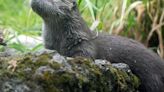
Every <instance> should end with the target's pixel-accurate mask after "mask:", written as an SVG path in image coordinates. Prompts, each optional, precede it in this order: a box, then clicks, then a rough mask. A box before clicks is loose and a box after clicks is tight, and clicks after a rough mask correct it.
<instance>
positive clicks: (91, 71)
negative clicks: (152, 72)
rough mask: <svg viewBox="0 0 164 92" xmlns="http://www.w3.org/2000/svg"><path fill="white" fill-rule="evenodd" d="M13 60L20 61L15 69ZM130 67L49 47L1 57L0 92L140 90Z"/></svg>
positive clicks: (112, 91) (129, 91)
mask: <svg viewBox="0 0 164 92" xmlns="http://www.w3.org/2000/svg"><path fill="white" fill-rule="evenodd" d="M11 61H15V62H16V64H17V65H16V67H14V71H12V70H13V69H8V67H9V66H12V63H11ZM8 62H10V63H8ZM10 68H12V67H10ZM127 69H128V70H130V69H129V68H128V66H127V65H126V64H125V65H124V64H111V63H110V62H109V61H106V60H95V61H92V60H90V59H86V58H83V57H77V58H67V57H64V56H62V55H60V54H58V53H57V52H53V53H52V52H48V51H45V52H42V53H40V54H38V53H33V54H30V53H29V54H25V55H20V56H17V57H0V92H138V87H139V85H140V82H139V79H138V78H137V77H136V76H135V75H134V74H132V72H131V71H126V70H127Z"/></svg>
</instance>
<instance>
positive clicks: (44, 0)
mask: <svg viewBox="0 0 164 92" xmlns="http://www.w3.org/2000/svg"><path fill="white" fill-rule="evenodd" d="M31 7H32V9H33V11H34V12H36V13H37V14H38V15H39V16H41V17H42V18H43V19H44V20H46V19H49V20H51V19H52V18H55V19H60V20H61V19H65V18H69V17H73V16H74V15H76V14H75V13H77V12H78V10H77V4H76V0H32V1H31Z"/></svg>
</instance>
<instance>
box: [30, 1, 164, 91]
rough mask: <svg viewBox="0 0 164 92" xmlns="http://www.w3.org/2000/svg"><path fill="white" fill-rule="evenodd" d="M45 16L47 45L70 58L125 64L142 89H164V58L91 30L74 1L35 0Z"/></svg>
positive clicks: (128, 41) (129, 41) (132, 42)
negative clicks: (137, 79) (78, 57)
mask: <svg viewBox="0 0 164 92" xmlns="http://www.w3.org/2000/svg"><path fill="white" fill-rule="evenodd" d="M31 7H32V9H33V11H34V12H36V13H37V14H38V15H39V16H40V17H41V18H42V19H43V38H44V45H45V48H47V49H51V50H57V51H58V52H59V53H60V54H62V55H64V56H68V57H76V56H82V57H87V58H92V59H106V60H108V61H110V62H112V63H126V64H128V65H129V67H130V69H131V70H132V72H133V73H134V74H135V75H137V76H138V77H139V78H140V80H141V85H140V87H139V91H140V92H164V61H163V59H161V58H160V57H159V56H158V55H157V54H155V53H153V52H152V51H150V50H148V49H147V48H146V47H145V46H144V45H142V44H141V43H139V42H137V41H135V40H132V39H129V38H125V37H121V36H112V35H107V34H106V33H98V35H96V33H95V32H93V31H91V30H90V29H89V27H88V26H87V25H86V23H85V21H84V19H83V18H82V17H81V15H80V13H79V10H78V7H77V3H76V1H75V0H32V1H31Z"/></svg>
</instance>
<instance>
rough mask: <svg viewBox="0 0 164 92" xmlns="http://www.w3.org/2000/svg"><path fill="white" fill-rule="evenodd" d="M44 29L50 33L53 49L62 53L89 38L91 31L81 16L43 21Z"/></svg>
mask: <svg viewBox="0 0 164 92" xmlns="http://www.w3.org/2000/svg"><path fill="white" fill-rule="evenodd" d="M44 26H45V28H44V30H45V31H46V32H48V33H49V35H51V36H50V37H52V38H50V39H51V40H52V41H53V43H54V44H55V45H54V49H55V50H57V51H58V52H59V53H61V54H63V53H64V52H66V50H70V49H71V48H73V47H74V46H75V45H77V44H79V43H81V42H82V41H86V40H89V39H91V37H92V33H91V31H90V29H89V27H88V26H87V25H86V24H85V22H84V20H83V19H82V18H81V17H78V18H69V19H65V20H64V21H58V20H56V19H54V20H49V21H44Z"/></svg>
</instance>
